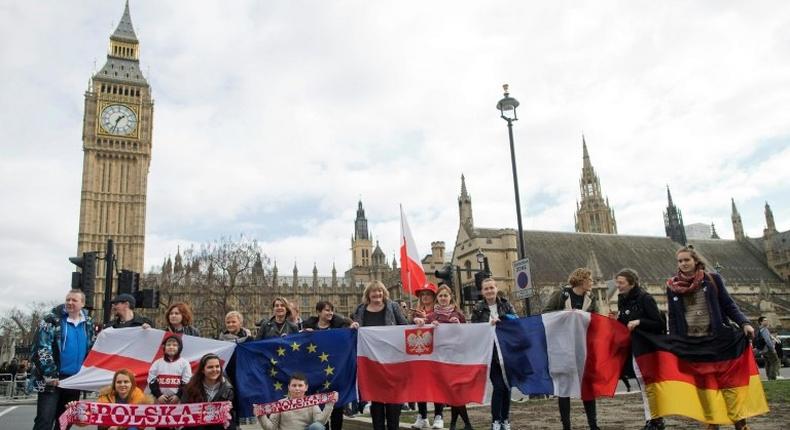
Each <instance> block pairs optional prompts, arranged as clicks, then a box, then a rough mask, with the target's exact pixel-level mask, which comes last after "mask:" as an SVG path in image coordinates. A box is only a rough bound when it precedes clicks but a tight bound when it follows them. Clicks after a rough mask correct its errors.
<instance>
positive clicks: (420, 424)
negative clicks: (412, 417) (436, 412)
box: [411, 415, 428, 429]
mask: <svg viewBox="0 0 790 430" xmlns="http://www.w3.org/2000/svg"><path fill="white" fill-rule="evenodd" d="M425 427H428V418H423V417H421V416H419V415H418V416H417V421H415V422H414V424H412V425H411V428H413V429H421V428H425Z"/></svg>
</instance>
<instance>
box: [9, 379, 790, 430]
mask: <svg viewBox="0 0 790 430" xmlns="http://www.w3.org/2000/svg"><path fill="white" fill-rule="evenodd" d="M761 372H762V369H761ZM781 373H782V376H784V377H785V378H786V379H788V381H787V382H786V383H787V384H790V368H789V367H785V368H782V372H781ZM618 393H621V394H620V395H618V396H616V397H615V398H614V399H602V400H599V402H598V416H599V417H600V422H599V425H600V426H601V428H602V429H604V430H629V429H630V430H637V429H639V428H640V426H639V424H640V422H641V415H640V414H641V411H642V407H641V400H640V398H639V395H638V394H635V393H634V394H625V387H624V386H623V385H622V383H621V384H620V387H619V388H618ZM572 411H573V424H574V428H575V429H586V428H587V426H586V424H585V422H584V412H583V408H582V405H581V403H580V402H578V401H574V402H573V404H572ZM35 415H36V406H35V398H28V399H18V400H8V399H5V400H4V399H1V398H0V430H30V429H31V428H32V427H33V418H34V417H35ZM444 415H445V419H446V421H445V428H447V427H448V426H449V418H450V417H449V411H445V414H444ZM470 415H471V416H472V421H473V423H474V424H475V428H476V429H478V430H484V429H486V428H488V426H489V425H490V418H489V410H488V408H487V407H484V406H483V407H475V408H471V409H470ZM362 418H363V420H362V421H358V422H356V423H354V424H351V423H349V424H350V425H348V426H344V428H348V429H349V430H353V429H352V427H353V428H354V429H361V428H371V427H370V424H369V422H370V421H369V417H368V416H363V417H362ZM401 421H402V423H401V428H408V426H409V425H410V424H411V423H413V422H414V415H413V414H409V413H404V414H403V419H402V420H401ZM512 422H513V430H516V429H560V428H561V426H560V423H559V414H558V412H557V402H556V400H554V399H549V400H542V401H529V402H514V403H513V407H512ZM668 424H669V426H668V428H671V429H684V430H685V429H699V428H701V427H699V426H698V425H696V424H694V423H692V422H690V421H687V420H682V419H670V420H668ZM751 427H752V430H780V429H784V430H786V429H790V399H788V400H787V401H786V402H782V403H773V404H771V412H770V413H769V414H768V415H766V416H763V417H758V418H756V419H754V420H752V424H751ZM78 428H79V427H78ZM82 428H85V429H91V428H90V427H82ZM94 428H95V427H94ZM725 428H726V427H722V429H725ZM730 428H732V427H730ZM243 429H244V430H256V429H260V426H258V425H245V426H243Z"/></svg>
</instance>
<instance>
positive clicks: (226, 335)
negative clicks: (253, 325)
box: [218, 327, 252, 343]
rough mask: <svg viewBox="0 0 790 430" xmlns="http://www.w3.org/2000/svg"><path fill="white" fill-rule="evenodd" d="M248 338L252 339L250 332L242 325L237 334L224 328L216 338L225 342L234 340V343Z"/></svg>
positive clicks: (242, 341)
mask: <svg viewBox="0 0 790 430" xmlns="http://www.w3.org/2000/svg"><path fill="white" fill-rule="evenodd" d="M250 339H252V333H251V332H250V331H249V330H247V329H246V328H244V327H242V328H240V329H239V333H238V334H233V333H231V332H229V331H227V330H225V331H223V332H222V333H221V334H220V335H219V338H218V340H224V341H225V342H236V343H244V342H246V341H248V340H250Z"/></svg>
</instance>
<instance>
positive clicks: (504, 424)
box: [502, 420, 510, 430]
mask: <svg viewBox="0 0 790 430" xmlns="http://www.w3.org/2000/svg"><path fill="white" fill-rule="evenodd" d="M502 430H510V421H508V420H505V421H502Z"/></svg>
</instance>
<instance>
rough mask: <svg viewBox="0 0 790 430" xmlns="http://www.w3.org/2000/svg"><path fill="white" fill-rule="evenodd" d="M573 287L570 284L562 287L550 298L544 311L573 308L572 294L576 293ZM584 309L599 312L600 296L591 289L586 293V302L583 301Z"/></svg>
mask: <svg viewBox="0 0 790 430" xmlns="http://www.w3.org/2000/svg"><path fill="white" fill-rule="evenodd" d="M572 290H573V288H571V287H570V286H565V287H562V289H561V290H559V291H557V292H555V293H554V294H552V295H551V298H549V302H548V303H547V304H546V307H544V308H543V313H546V312H554V311H563V310H570V309H573V306H572V305H571V294H575V293H574V292H573V291H572ZM581 310H582V311H586V312H590V313H598V312H599V311H598V298H597V297H595V295H594V294H593V293H592V292H591V291H590V292H586V293H584V302H583V303H582V308H581Z"/></svg>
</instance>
